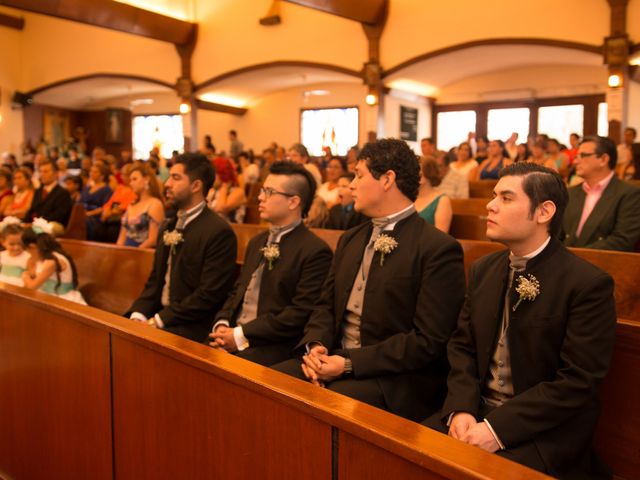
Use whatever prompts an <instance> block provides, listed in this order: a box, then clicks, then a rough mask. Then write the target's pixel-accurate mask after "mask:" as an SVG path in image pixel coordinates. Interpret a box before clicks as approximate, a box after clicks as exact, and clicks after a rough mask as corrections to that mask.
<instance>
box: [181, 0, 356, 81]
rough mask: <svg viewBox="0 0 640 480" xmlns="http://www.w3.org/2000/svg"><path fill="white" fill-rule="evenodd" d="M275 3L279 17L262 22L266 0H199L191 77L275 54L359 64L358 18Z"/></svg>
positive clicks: (206, 75) (198, 78)
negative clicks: (274, 21)
mask: <svg viewBox="0 0 640 480" xmlns="http://www.w3.org/2000/svg"><path fill="white" fill-rule="evenodd" d="M280 3H281V17H282V23H281V24H280V25H276V26H271V27H265V26H262V25H259V23H258V20H259V19H260V18H261V17H263V16H265V15H266V13H267V11H268V10H269V7H270V5H271V0H216V1H211V0H198V2H197V19H198V22H199V24H200V29H199V32H198V45H197V48H196V51H195V53H194V57H193V63H194V68H193V74H194V78H195V80H196V83H200V82H203V81H205V80H208V79H209V78H211V77H214V76H217V75H219V74H221V73H224V72H228V71H232V70H235V69H238V68H241V67H245V66H248V65H254V64H258V63H265V62H273V61H278V60H299V61H308V62H318V63H326V64H332V65H339V66H343V67H346V68H350V69H353V70H359V69H360V68H362V64H363V63H364V62H365V61H366V60H367V48H368V47H367V43H366V37H365V35H364V32H363V30H362V27H361V26H360V24H359V23H357V22H353V21H349V20H346V19H343V18H339V17H336V16H332V15H329V14H326V13H323V12H319V11H317V10H312V9H310V8H305V7H300V6H298V5H293V4H290V3H286V2H280Z"/></svg>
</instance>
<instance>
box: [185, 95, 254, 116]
mask: <svg viewBox="0 0 640 480" xmlns="http://www.w3.org/2000/svg"><path fill="white" fill-rule="evenodd" d="M195 103H196V106H197V107H198V108H199V109H200V110H209V111H212V112H221V113H231V114H233V115H244V114H245V113H247V109H246V108H239V107H231V106H229V105H222V104H220V103H212V102H205V101H204V100H200V99H199V98H198V99H196V102H195Z"/></svg>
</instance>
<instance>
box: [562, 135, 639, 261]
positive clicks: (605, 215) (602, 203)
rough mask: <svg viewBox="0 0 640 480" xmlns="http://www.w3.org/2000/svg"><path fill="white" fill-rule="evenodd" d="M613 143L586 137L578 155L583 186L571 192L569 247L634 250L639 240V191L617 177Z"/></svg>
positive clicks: (567, 224)
mask: <svg viewBox="0 0 640 480" xmlns="http://www.w3.org/2000/svg"><path fill="white" fill-rule="evenodd" d="M617 156H618V152H617V150H616V145H615V143H613V140H611V139H609V138H605V137H585V138H584V139H583V140H582V142H580V146H579V147H578V153H577V155H576V160H575V166H576V174H577V175H579V176H580V177H582V178H583V179H584V182H583V183H582V185H577V186H575V187H572V188H570V189H569V205H568V206H567V211H566V213H565V214H564V233H565V237H564V244H565V245H566V246H567V247H581V248H598V249H601V250H621V251H630V252H632V251H634V250H635V248H636V245H637V244H638V241H639V240H640V188H638V187H636V186H634V185H631V184H629V183H627V182H623V181H622V180H619V179H618V178H617V177H616V176H615V169H616V161H617Z"/></svg>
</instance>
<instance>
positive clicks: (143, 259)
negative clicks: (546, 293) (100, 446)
mask: <svg viewBox="0 0 640 480" xmlns="http://www.w3.org/2000/svg"><path fill="white" fill-rule="evenodd" d="M253 228H254V229H255V230H256V231H259V227H253ZM237 231H238V230H237ZM247 232H249V231H248V230H246V231H245V234H244V235H245V237H243V238H245V239H248V238H250V236H249V235H248V233H247ZM318 232H319V233H320V235H323V236H324V237H325V238H327V239H328V240H329V241H330V243H333V244H335V242H337V239H338V238H339V236H340V235H341V234H342V232H340V231H326V230H325V231H318ZM332 238H333V240H334V241H333V242H331V239H332ZM61 243H62V244H63V245H64V246H65V248H66V249H67V250H68V251H70V252H75V253H76V254H77V253H81V254H82V255H83V256H84V257H82V258H84V259H83V260H82V261H78V265H79V270H80V278H81V284H82V282H83V279H82V277H83V276H86V277H89V278H90V279H89V281H88V283H87V284H89V285H93V288H94V289H95V290H93V291H95V292H101V295H97V296H96V297H95V298H97V299H98V300H101V299H103V298H104V297H103V296H102V295H106V292H109V291H110V289H111V288H112V286H111V285H110V284H109V283H106V282H101V280H100V279H101V278H102V275H101V273H100V269H102V268H107V269H110V268H114V267H115V268H116V270H117V272H116V273H114V272H113V271H112V272H111V273H109V274H107V276H108V275H111V276H112V277H113V276H114V275H115V276H116V277H117V278H120V279H123V281H122V282H121V284H120V286H121V290H120V293H119V294H118V295H122V296H123V297H126V296H128V297H129V298H128V300H126V301H123V300H122V298H120V299H118V301H117V302H116V301H113V300H111V301H109V302H106V301H105V303H107V304H108V305H117V303H118V302H121V303H122V304H123V305H125V307H124V308H120V307H118V308H119V311H117V313H122V312H123V311H124V309H126V308H127V307H128V306H129V304H130V302H131V301H132V300H133V299H134V298H135V297H136V296H137V294H135V293H134V290H135V289H134V287H136V286H137V288H138V289H140V290H141V289H142V285H143V283H144V281H145V280H146V276H147V274H148V271H149V269H150V268H151V260H152V257H153V252H152V251H150V250H141V249H131V248H125V247H114V246H108V245H104V244H93V243H89V242H78V241H74V240H64V239H63V240H61ZM460 243H461V245H462V247H463V250H464V252H465V267H466V269H468V267H469V265H470V264H471V263H472V262H473V261H474V260H476V259H477V258H479V257H481V256H483V255H486V254H488V253H491V252H494V251H498V250H500V249H502V248H504V247H503V246H502V245H499V244H495V243H490V242H481V241H465V240H463V241H461V242H460ZM118 250H119V252H118ZM574 252H575V253H576V254H578V255H580V256H582V257H583V258H585V259H587V260H589V261H592V262H594V263H596V264H597V265H599V266H601V267H602V268H604V269H606V270H608V271H609V272H610V273H611V274H612V275H613V276H614V279H615V280H616V303H617V308H618V315H619V318H625V317H628V318H634V319H640V314H639V313H640V299H639V295H640V293H639V292H638V291H637V289H636V288H634V287H635V285H636V277H637V274H636V275H634V273H635V272H637V271H639V267H640V263H639V262H640V255H636V254H629V253H620V252H609V251H594V250H582V249H575V250H574ZM121 255H124V256H129V257H130V259H127V260H125V261H123V258H122V257H121ZM95 258H98V259H99V260H100V261H99V262H98V263H96V262H94V261H92V259H95ZM145 263H146V264H147V266H146V267H145ZM136 275H137V277H136ZM134 278H137V280H131V283H128V281H129V279H134ZM136 282H139V283H137V284H136ZM85 285H86V284H85ZM113 285H115V283H114V284H113ZM5 290H7V292H8V294H7V295H4V296H3V290H2V287H0V308H2V310H3V312H6V313H5V314H4V315H3V316H1V318H0V322H3V321H13V317H14V316H16V318H23V317H24V315H27V317H26V318H29V319H31V320H32V321H33V320H34V319H37V318H38V315H39V314H38V315H35V314H34V315H35V316H34V317H33V318H32V317H31V316H30V314H29V313H24V312H23V309H24V306H25V305H27V304H30V303H29V302H31V301H33V302H35V303H42V304H44V306H42V305H32V306H33V308H39V309H44V310H45V311H48V312H49V313H50V311H54V312H55V315H56V316H57V315H60V311H59V310H60V309H56V308H54V309H53V310H52V307H51V305H53V306H60V307H61V310H62V311H64V312H66V313H65V315H67V316H70V317H71V318H73V319H77V316H78V315H79V312H80V313H82V314H85V313H86V316H88V318H91V319H103V320H101V322H102V323H101V325H102V326H101V327H100V328H103V327H105V328H107V329H109V328H115V327H112V326H113V325H114V322H115V325H116V326H117V329H118V331H120V332H121V330H122V326H123V325H125V326H128V325H129V323H124V324H122V323H121V322H127V321H126V320H125V319H122V318H120V317H113V316H107V317H103V315H108V314H107V313H104V312H100V311H98V310H95V309H92V308H90V307H79V306H75V305H72V304H69V303H67V302H63V301H61V300H59V299H55V298H52V297H48V296H44V295H42V294H39V293H38V292H28V291H26V290H23V289H15V288H13V289H12V287H6V288H5ZM89 291H90V290H89ZM114 296H115V294H114ZM87 299H88V300H89V302H90V303H93V301H94V297H92V296H91V295H87ZM103 301H104V300H103ZM11 302H15V303H16V304H17V305H16V307H15V309H17V310H16V311H14V310H11V309H10V308H9V309H5V307H6V305H7V303H11ZM60 302H62V303H60ZM63 307H64V308H63ZM85 309H89V310H85ZM17 311H19V312H20V313H16V312H17ZM87 312H88V313H87ZM23 313H24V314H23ZM116 318H117V321H116ZM20 321H22V320H20ZM81 323H86V320H83V321H82V322H81ZM18 327H19V326H13V327H11V328H18ZM11 328H9V329H7V328H5V327H3V326H2V324H1V323H0V332H2V333H3V335H0V364H2V365H7V368H8V369H9V371H10V370H11V368H12V367H11V365H12V363H10V362H8V363H3V362H4V359H3V353H4V352H5V350H4V348H5V346H4V345H3V344H2V342H3V340H4V338H5V337H7V332H8V333H9V334H10V333H11V332H12V331H13V330H12V329H11ZM131 328H133V327H131ZM136 328H138V327H137V326H136ZM140 328H142V327H140ZM18 329H19V328H18ZM49 333H50V331H49V330H47V329H45V330H44V331H43V332H42V334H43V335H45V336H46V335H49ZM157 333H158V334H160V333H163V334H164V332H157ZM24 335H26V336H27V337H29V338H31V336H32V334H31V333H24ZM36 336H37V335H36ZM27 337H25V338H27ZM170 337H171V336H170ZM53 338H57V337H56V335H54V336H53ZM154 339H156V337H154ZM47 340H51V338H48V339H47ZM149 340H152V339H151V338H150V337H149ZM169 340H171V341H169ZM6 341H7V342H9V341H10V340H6ZM110 341H111V343H112V345H116V344H117V343H118V341H116V342H115V343H114V340H113V338H111V340H110ZM42 342H44V344H46V341H45V340H44V339H43V340H42ZM42 342H40V343H39V342H35V344H34V348H40V347H41V346H42V344H43V343H42ZM163 342H169V344H170V345H171V346H170V347H167V348H169V350H171V351H174V350H176V349H177V350H184V349H185V348H186V350H184V351H183V353H185V352H186V353H185V354H186V355H187V357H188V359H191V360H190V361H187V362H186V363H190V362H191V361H192V360H193V358H194V356H195V357H198V358H199V357H200V355H201V353H202V352H201V351H198V353H197V354H194V353H193V350H191V348H192V347H191V346H192V344H191V342H189V341H187V340H183V339H180V338H178V337H175V338H173V337H172V338H171V339H169V338H167V337H164V338H163ZM134 343H135V342H134ZM17 344H18V345H22V346H23V347H24V348H26V349H27V350H28V349H29V348H30V346H31V345H32V344H31V343H30V341H27V340H24V341H23V342H18V343H17ZM56 345H58V344H57V343H56ZM165 346H166V343H165ZM198 347H199V346H198ZM12 348H13V347H12ZM15 348H17V347H15ZM158 349H160V350H163V348H160V347H151V346H149V345H147V346H146V347H145V348H144V349H142V350H144V352H146V353H148V351H158ZM205 350H206V349H205ZM13 351H14V350H11V349H9V352H13ZM144 352H142V353H141V352H136V353H134V352H130V353H131V357H127V359H126V361H124V363H123V365H136V368H134V369H133V372H132V373H131V375H134V373H135V371H137V370H136V369H138V368H143V367H142V366H141V365H146V363H145V362H147V361H148V363H149V366H148V368H153V367H154V366H158V365H159V364H161V362H158V361H157V360H153V359H149V358H147V359H146V360H144V359H140V358H138V355H141V356H142V357H145V353H144ZM10 354H11V353H6V354H5V355H10ZM21 354H24V355H26V353H24V352H22V353H21ZM83 355H86V354H82V355H81V357H82V358H83V361H86V358H84V357H83ZM36 356H37V355H36ZM206 357H207V358H209V357H208V356H206ZM47 361H49V360H47ZM111 361H112V362H113V359H111ZM235 361H239V360H238V359H235ZM114 365H115V364H114ZM43 368H44V367H43ZM122 368H123V369H125V368H124V366H123V367H122ZM129 368H130V367H129ZM144 368H145V369H146V368H147V366H145V367H144ZM245 368H248V367H246V366H243V364H242V365H240V366H238V365H237V364H235V366H233V368H231V367H230V369H231V370H233V371H234V372H236V373H238V374H239V375H240V376H241V377H243V378H244V379H245V380H246V378H247V377H246V375H245V371H246V370H245ZM236 369H239V370H236ZM125 370H126V369H125ZM205 370H207V368H205ZM165 371H166V369H165ZM145 372H146V370H145ZM220 375H222V376H223V377H225V378H227V377H230V376H232V373H230V372H226V373H224V374H222V373H221V374H220ZM256 375H257V378H259V379H260V380H261V381H262V382H266V380H265V379H266V378H268V376H266V374H265V373H264V372H262V371H261V372H259V373H257V374H256ZM176 376H177V377H180V376H181V374H178V373H176ZM136 378H137V380H138V381H139V377H136ZM145 378H146V377H145ZM269 378H270V377H269ZM1 381H2V376H0V382H1ZM69 381H70V380H69ZM128 381H129V382H130V384H128V385H129V388H134V387H135V385H134V384H135V381H134V379H130V380H128ZM157 381H158V382H160V385H157V386H156V387H157V388H158V389H160V390H158V391H156V390H153V389H152V391H153V392H154V393H152V394H148V393H147V392H146V391H137V393H136V397H135V398H134V399H132V402H133V404H134V405H137V406H139V410H136V412H135V413H128V414H127V417H126V418H128V420H127V422H134V423H135V422H136V418H138V417H136V416H137V415H139V414H140V412H145V411H146V409H147V407H148V403H147V402H149V403H153V399H154V398H163V396H166V395H172V396H173V395H174V394H173V393H172V392H173V390H172V388H174V385H173V384H172V385H167V384H164V383H162V382H163V380H162V379H158V380H157ZM279 381H280V380H278V381H277V382H279ZM270 382H271V380H269V381H268V382H267V385H271V384H270ZM277 382H276V383H275V384H274V385H280V384H279V383H277ZM143 383H144V382H143ZM144 384H145V385H146V383H144ZM179 385H183V384H179ZM187 385H188V386H189V385H199V383H198V381H196V380H195V379H191V380H189V381H188V383H187ZM263 387H265V385H263ZM272 387H273V385H272ZM185 388H186V387H185ZM190 388H192V387H190ZM215 388H220V387H218V386H216V387H215ZM265 388H266V387H265ZM76 390H77V389H76ZM76 390H74V391H76ZM196 390H198V389H196ZM0 391H9V390H7V389H6V388H5V386H4V385H2V384H0ZM198 391H200V390H198ZM276 391H278V392H280V393H281V391H282V390H281V388H280V387H277V388H276ZM308 393H309V395H312V396H311V397H310V398H312V399H316V398H317V397H316V396H315V395H316V394H317V393H318V392H317V391H316V390H311V391H309V392H308ZM328 393H330V392H328ZM235 395H237V393H236V394H235ZM138 396H144V399H140V398H138ZM0 397H1V396H0ZM234 398H235V397H234ZM340 398H342V397H340ZM602 398H603V414H602V419H601V422H600V425H599V427H598V432H597V435H596V445H597V448H598V451H599V452H600V453H601V454H602V455H603V457H604V458H605V459H606V461H607V463H608V464H609V465H610V466H611V467H612V468H613V470H614V472H615V473H616V475H617V476H619V477H620V478H625V479H632V478H635V477H636V474H637V472H638V471H640V454H639V452H640V443H639V440H638V437H637V432H638V431H640V416H639V415H638V414H637V405H638V404H640V322H638V321H637V320H620V321H619V322H618V331H617V343H616V348H615V353H614V358H613V362H612V366H611V373H610V375H609V376H608V377H607V379H606V381H605V383H604V386H603V397H602ZM186 401H187V400H185V402H186ZM300 401H301V402H302V403H305V402H308V401H309V399H308V398H305V399H303V400H300ZM290 402H291V401H290V400H287V401H285V403H287V404H290ZM294 403H295V401H294ZM329 403H330V404H332V405H334V407H335V413H336V414H339V415H340V416H341V417H349V418H350V415H349V414H347V413H345V412H350V413H353V412H361V411H363V412H367V409H369V408H370V407H368V406H366V405H362V404H357V402H356V404H357V406H354V405H353V404H349V406H346V405H347V404H345V403H344V401H340V402H337V401H336V400H330V401H329ZM336 405H341V406H340V407H336ZM7 408H8V407H6V405H3V404H2V401H1V400H0V411H3V412H6V411H10V410H8V409H7ZM13 408H15V406H13ZM158 408H159V407H158ZM158 408H154V409H152V410H153V412H155V414H158V412H159V410H158ZM175 408H178V407H175ZM345 409H346V410H345ZM374 412H378V411H377V410H375V409H374ZM382 413H384V412H382ZM175 415H176V417H179V414H178V413H177V412H176V414H175ZM365 417H366V418H367V422H374V423H375V421H376V417H375V415H373V417H372V418H370V417H369V414H367V415H365ZM391 417H392V418H393V419H394V420H393V421H392V420H389V419H388V420H385V421H384V422H383V423H384V424H385V425H387V426H388V427H389V428H390V431H389V430H385V431H384V433H381V432H380V431H378V430H377V429H376V428H374V431H375V432H377V433H380V435H381V437H380V438H379V439H378V440H379V443H375V442H374V446H373V447H372V446H371V445H369V444H368V443H367V441H363V440H362V439H361V438H353V436H352V434H350V433H343V432H339V433H338V434H337V435H338V437H339V439H348V440H345V442H347V443H348V444H349V445H350V446H349V447H348V448H345V450H344V451H341V452H340V453H339V458H343V455H344V457H346V458H347V459H348V458H351V457H352V456H353V455H367V457H366V458H374V457H376V458H377V457H381V458H382V457H384V458H385V462H387V461H388V462H390V463H389V465H394V468H398V469H400V470H399V471H403V472H404V469H405V468H406V469H407V471H408V472H414V473H415V472H422V473H424V474H426V473H425V472H424V471H423V470H421V469H420V468H418V467H416V465H415V464H417V465H425V463H424V462H425V461H426V460H425V458H424V455H430V452H432V450H431V448H433V447H429V448H427V447H426V446H425V445H421V444H420V442H422V441H426V440H421V439H424V438H426V437H424V436H423V435H424V434H423V432H422V430H421V427H419V426H416V425H414V424H411V423H409V422H405V421H404V420H402V419H395V417H393V416H391ZM216 418H217V417H216ZM153 421H154V417H150V418H148V420H147V422H149V423H148V424H147V427H148V425H151V424H153ZM167 421H169V420H167ZM396 421H399V422H400V423H399V424H397V423H394V422H396ZM388 422H392V423H391V424H390V423H388ZM128 424H129V423H127V425H128ZM391 425H392V426H391ZM409 425H410V426H409ZM121 427H122V428H124V427H123V426H122V425H121ZM147 427H145V428H147ZM139 428H140V430H144V428H143V427H139ZM167 428H168V427H167ZM190 428H192V427H190ZM362 428H364V429H366V430H371V424H370V423H366V422H365V423H363V424H362ZM3 430H4V429H3V428H2V420H0V437H1V436H2V435H3V433H2V431H3ZM116 431H118V428H116ZM153 432H154V433H155V434H158V435H168V433H169V432H166V431H158V430H155V429H154V430H153ZM389 433H392V440H389V439H387V438H386V435H389ZM137 434H139V435H142V436H144V435H146V434H147V432H146V431H139V432H138V433H137ZM136 438H137V437H136ZM163 438H164V437H163ZM166 438H169V437H166ZM376 438H377V437H376ZM443 438H444V437H443ZM393 439H395V440H393ZM129 440H130V442H131V443H130V444H127V448H131V449H133V450H135V446H134V445H133V443H135V442H136V441H137V440H134V439H129ZM220 441H222V437H221V438H220ZM395 441H398V442H400V443H401V444H402V445H403V448H406V449H407V450H403V449H401V450H402V452H403V453H399V452H400V451H397V450H393V449H392V450H391V452H392V453H396V454H398V455H399V456H400V457H402V458H400V459H398V458H396V456H397V455H391V456H389V448H388V445H389V444H391V445H395V446H397V445H396V444H395V443H394V442H395ZM185 442H187V443H188V439H185ZM429 442H431V440H430V441H429ZM436 443H437V442H436ZM342 445H345V444H344V443H343V444H342ZM416 445H418V446H416ZM2 446H3V443H2V441H1V440H0V472H2V467H3V466H4V464H3V463H2V453H1V452H2V451H3V448H2ZM395 446H394V448H395ZM360 447H362V448H363V449H364V450H358V448H360ZM12 448H14V447H12ZM154 448H155V447H154ZM351 448H354V449H355V450H351ZM398 448H399V447H398ZM416 448H417V449H418V452H416V451H414V450H415V449H416ZM125 450H126V449H125ZM385 450H386V451H385ZM438 451H440V450H438ZM356 452H360V453H356ZM163 461H164V460H163ZM345 461H347V460H345ZM412 462H413V463H412ZM454 462H455V461H454ZM481 464H482V462H480V463H479V464H478V465H481ZM132 468H134V467H132ZM167 468H168V467H167ZM342 468H344V469H345V471H349V472H367V473H369V474H370V476H373V475H374V474H375V472H374V471H372V470H371V469H375V468H376V466H375V465H373V464H370V462H369V463H367V462H362V463H360V464H358V465H357V466H353V468H354V469H355V470H349V468H351V467H346V466H345V467H343V466H340V472H343V470H342ZM416 468H417V470H416ZM478 468H480V469H481V470H482V467H478ZM485 473H486V472H485ZM389 474H390V475H391V476H394V475H393V472H390V473H389ZM407 475H408V477H407V478H411V475H413V473H407ZM456 475H460V477H457V478H475V477H465V476H464V475H463V474H462V473H460V472H457V471H456ZM489 476H491V475H489ZM363 478H369V477H368V476H367V475H365V476H364V477H363ZM454 478H456V477H455V476H454Z"/></svg>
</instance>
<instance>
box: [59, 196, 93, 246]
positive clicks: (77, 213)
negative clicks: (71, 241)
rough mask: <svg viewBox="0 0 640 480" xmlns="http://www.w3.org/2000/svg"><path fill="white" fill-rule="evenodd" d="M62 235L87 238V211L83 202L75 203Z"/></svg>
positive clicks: (79, 238)
mask: <svg viewBox="0 0 640 480" xmlns="http://www.w3.org/2000/svg"><path fill="white" fill-rule="evenodd" d="M62 237H63V238H75V239H76V240H86V239H87V212H86V211H85V209H84V206H82V205H81V204H79V203H75V204H74V205H73V208H72V209H71V215H70V216H69V222H68V223H67V227H66V228H65V231H64V234H63V235H62Z"/></svg>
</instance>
